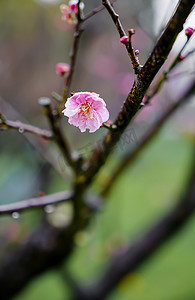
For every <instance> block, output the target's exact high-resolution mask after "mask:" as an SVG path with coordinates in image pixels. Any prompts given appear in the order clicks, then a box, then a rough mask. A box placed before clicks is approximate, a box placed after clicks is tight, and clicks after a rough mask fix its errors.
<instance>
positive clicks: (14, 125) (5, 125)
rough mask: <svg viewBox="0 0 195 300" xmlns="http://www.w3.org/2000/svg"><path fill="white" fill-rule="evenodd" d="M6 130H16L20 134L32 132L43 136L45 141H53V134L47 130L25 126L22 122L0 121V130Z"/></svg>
mask: <svg viewBox="0 0 195 300" xmlns="http://www.w3.org/2000/svg"><path fill="white" fill-rule="evenodd" d="M6 129H16V130H18V131H19V132H20V133H24V132H30V133H33V134H35V135H38V136H41V137H43V138H45V139H52V138H53V134H52V132H51V131H50V130H47V129H41V128H39V127H36V126H33V125H30V124H25V123H22V122H20V121H11V120H7V119H5V120H3V121H1V120H0V130H6Z"/></svg>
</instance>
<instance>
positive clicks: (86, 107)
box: [80, 103, 93, 119]
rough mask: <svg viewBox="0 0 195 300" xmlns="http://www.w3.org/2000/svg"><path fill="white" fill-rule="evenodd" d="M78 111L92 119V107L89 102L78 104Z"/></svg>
mask: <svg viewBox="0 0 195 300" xmlns="http://www.w3.org/2000/svg"><path fill="white" fill-rule="evenodd" d="M80 113H81V115H82V116H83V117H88V118H90V119H93V108H92V107H91V104H90V103H84V104H82V105H81V106H80Z"/></svg>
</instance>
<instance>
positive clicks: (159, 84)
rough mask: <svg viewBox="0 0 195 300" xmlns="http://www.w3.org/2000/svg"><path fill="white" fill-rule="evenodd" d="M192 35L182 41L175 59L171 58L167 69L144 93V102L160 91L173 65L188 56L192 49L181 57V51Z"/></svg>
mask: <svg viewBox="0 0 195 300" xmlns="http://www.w3.org/2000/svg"><path fill="white" fill-rule="evenodd" d="M191 37H192V36H190V37H188V38H187V40H186V42H185V43H184V45H183V47H182V48H181V50H180V51H179V53H178V54H177V56H176V57H175V59H174V60H173V62H172V64H171V65H170V67H169V68H168V70H167V71H165V72H163V74H162V75H161V77H160V79H159V80H158V82H157V83H156V85H155V86H154V87H153V88H152V89H151V90H150V91H149V92H148V93H147V94H146V100H145V102H144V104H149V103H150V100H151V99H152V98H153V97H154V96H155V95H156V94H157V93H158V92H159V91H160V89H161V87H162V85H163V83H164V82H165V81H166V80H167V79H168V75H169V74H170V73H171V71H172V70H173V69H175V67H176V66H177V65H178V64H179V63H180V62H182V61H183V60H185V59H186V58H187V57H188V56H190V55H191V54H192V53H193V52H194V51H190V52H189V53H188V54H187V55H186V56H184V57H183V58H182V56H181V54H182V52H183V50H184V49H185V47H186V46H187V44H188V43H189V41H190V39H191Z"/></svg>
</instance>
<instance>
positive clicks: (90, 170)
mask: <svg viewBox="0 0 195 300" xmlns="http://www.w3.org/2000/svg"><path fill="white" fill-rule="evenodd" d="M193 5H194V1H193V0H181V1H180V3H179V5H178V7H177V9H176V11H175V13H174V15H173V16H172V18H171V19H170V21H169V23H168V25H167V27H166V29H165V31H164V32H163V34H162V35H161V37H160V39H159V40H158V42H157V44H156V45H155V47H154V49H153V51H152V53H151V55H150V56H149V58H148V60H147V62H146V63H145V65H144V66H143V67H142V70H141V72H140V74H139V75H138V77H137V79H136V80H135V82H134V84H133V87H132V88H131V91H130V92H129V95H128V97H127V99H126V101H125V102H124V104H123V107H122V110H121V112H120V113H119V115H118V117H117V119H116V120H115V123H114V124H115V125H116V126H117V129H116V130H115V131H109V133H108V134H107V135H106V137H105V139H104V141H103V143H102V145H101V146H100V147H98V148H97V149H94V153H93V154H92V157H91V158H90V160H89V161H88V162H87V165H86V166H85V168H86V169H85V170H86V171H84V172H83V174H81V178H78V182H79V181H80V182H82V184H85V185H86V186H87V185H88V184H90V183H91V181H92V180H93V177H94V176H95V174H96V173H97V172H98V171H99V169H100V168H101V166H103V165H104V163H105V161H106V159H107V157H108V156H109V154H110V153H111V151H112V149H113V148H114V146H115V145H116V144H117V142H118V141H119V139H120V137H121V136H122V134H123V133H124V131H125V129H126V127H127V126H128V125H129V123H130V122H131V120H132V119H133V117H134V116H135V114H136V113H137V111H138V110H139V108H140V105H141V102H142V99H143V97H144V95H145V93H146V92H147V90H148V88H149V86H150V84H151V82H152V80H153V79H154V77H155V75H156V74H157V72H158V71H159V70H160V68H161V67H162V65H163V64H164V62H165V60H166V59H167V56H168V54H169V52H170V51H171V48H172V46H173V44H174V42H175V40H176V38H177V35H178V34H179V32H180V31H181V30H182V29H183V24H184V22H185V20H186V18H187V17H188V15H189V13H190V11H191V8H192V6H193Z"/></svg>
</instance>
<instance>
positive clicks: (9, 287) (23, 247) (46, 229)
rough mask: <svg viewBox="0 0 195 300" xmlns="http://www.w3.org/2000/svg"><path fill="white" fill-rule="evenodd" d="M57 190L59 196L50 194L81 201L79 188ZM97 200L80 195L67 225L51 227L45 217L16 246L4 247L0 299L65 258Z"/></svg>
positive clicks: (0, 267) (89, 196)
mask: <svg viewBox="0 0 195 300" xmlns="http://www.w3.org/2000/svg"><path fill="white" fill-rule="evenodd" d="M61 193H62V195H61V197H60V194H58V193H56V194H54V195H56V196H55V197H56V199H57V198H58V199H59V198H61V199H62V198H63V197H65V199H67V198H71V199H72V202H73V203H75V202H77V203H78V202H79V201H78V200H80V203H81V198H82V197H83V195H82V191H80V190H77V191H75V193H74V194H73V195H72V196H71V193H70V194H66V193H69V192H61ZM63 193H64V195H63ZM45 197H48V196H45ZM52 197H53V196H52ZM46 200H48V199H46ZM99 201H100V199H99V197H98V196H97V197H96V196H95V195H88V194H86V195H84V202H85V203H86V205H85V206H83V208H84V210H82V211H81V212H80V214H78V213H77V215H76V216H74V218H73V220H72V223H71V224H70V225H69V226H67V225H66V226H65V227H54V226H51V225H50V224H49V223H47V222H46V221H45V222H44V223H43V224H41V225H40V226H39V228H38V229H37V230H36V231H34V232H33V233H32V234H30V235H29V237H28V238H25V240H24V241H20V242H21V243H19V245H18V247H17V248H14V249H11V250H10V251H6V253H5V255H4V256H3V257H1V263H0V286H1V299H3V300H8V299H10V298H11V297H13V296H14V295H16V294H17V293H18V292H19V291H21V289H22V288H24V286H25V285H26V284H27V283H28V282H29V281H30V280H32V279H33V278H34V277H36V276H37V275H38V274H41V273H42V272H44V271H47V270H48V269H51V268H54V267H58V266H59V264H60V263H62V262H64V260H66V259H67V258H68V257H69V255H70V254H72V252H73V248H74V245H75V243H74V237H75V233H76V232H78V231H81V230H83V229H84V228H85V227H86V226H87V225H88V223H89V221H90V219H91V217H92V216H93V212H95V211H96V210H97V209H98V207H99ZM45 202H46V201H45ZM96 208H97V209H96Z"/></svg>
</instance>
